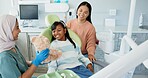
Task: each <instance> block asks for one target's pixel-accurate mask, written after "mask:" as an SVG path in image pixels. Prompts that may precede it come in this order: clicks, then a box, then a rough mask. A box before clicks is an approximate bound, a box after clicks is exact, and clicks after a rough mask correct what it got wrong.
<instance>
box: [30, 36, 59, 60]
mask: <svg viewBox="0 0 148 78" xmlns="http://www.w3.org/2000/svg"><path fill="white" fill-rule="evenodd" d="M31 42H32V44H33V45H34V46H35V48H36V50H37V51H38V52H41V51H42V50H44V49H46V48H49V50H50V52H49V56H48V57H47V58H46V59H45V60H44V61H43V62H42V63H48V62H50V61H52V60H56V59H58V58H59V57H61V55H62V52H61V51H60V50H56V49H52V48H50V41H49V39H48V38H47V37H45V36H42V35H39V36H34V37H32V40H31Z"/></svg>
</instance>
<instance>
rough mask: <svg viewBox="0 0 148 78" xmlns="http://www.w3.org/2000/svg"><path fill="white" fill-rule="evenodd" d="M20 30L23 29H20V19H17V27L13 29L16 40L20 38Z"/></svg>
mask: <svg viewBox="0 0 148 78" xmlns="http://www.w3.org/2000/svg"><path fill="white" fill-rule="evenodd" d="M20 32H21V30H20V29H19V25H18V21H16V23H15V27H14V29H13V31H12V35H13V38H14V40H17V39H18V34H19V33H20Z"/></svg>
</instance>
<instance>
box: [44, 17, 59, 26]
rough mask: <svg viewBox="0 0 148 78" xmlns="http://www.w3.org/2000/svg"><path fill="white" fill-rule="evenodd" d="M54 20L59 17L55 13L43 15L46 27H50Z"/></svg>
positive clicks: (57, 19)
mask: <svg viewBox="0 0 148 78" xmlns="http://www.w3.org/2000/svg"><path fill="white" fill-rule="evenodd" d="M55 21H60V18H59V17H58V16H57V15H54V14H53V15H47V16H46V17H45V23H46V25H47V26H48V27H51V25H52V24H53V23H54V22H55Z"/></svg>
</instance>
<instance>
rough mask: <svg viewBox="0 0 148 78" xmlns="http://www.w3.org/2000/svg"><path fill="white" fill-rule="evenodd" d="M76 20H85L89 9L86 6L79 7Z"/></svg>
mask: <svg viewBox="0 0 148 78" xmlns="http://www.w3.org/2000/svg"><path fill="white" fill-rule="evenodd" d="M77 15H78V19H79V20H86V18H87V17H88V15H89V8H88V7H87V6H85V5H84V6H80V7H79V9H78V11H77Z"/></svg>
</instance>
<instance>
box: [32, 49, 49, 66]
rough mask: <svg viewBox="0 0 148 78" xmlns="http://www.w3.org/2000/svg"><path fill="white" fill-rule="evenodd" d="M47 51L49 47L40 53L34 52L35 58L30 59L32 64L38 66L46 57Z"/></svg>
mask: <svg viewBox="0 0 148 78" xmlns="http://www.w3.org/2000/svg"><path fill="white" fill-rule="evenodd" d="M49 52H50V50H49V49H45V50H42V51H41V52H40V53H36V58H35V59H34V60H33V61H32V64H34V65H35V66H38V65H39V64H40V63H41V62H42V61H44V60H45V59H46V58H47V57H48V55H49Z"/></svg>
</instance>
